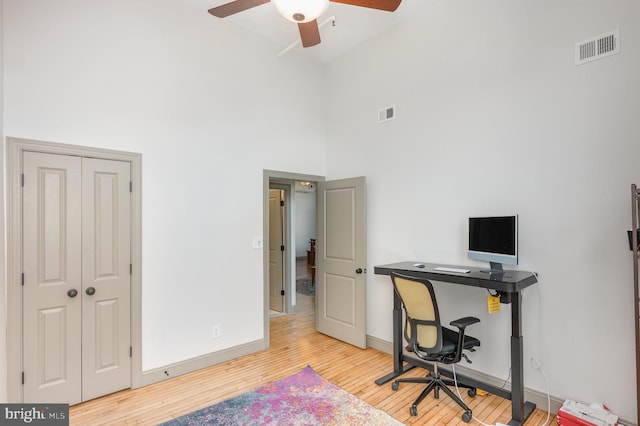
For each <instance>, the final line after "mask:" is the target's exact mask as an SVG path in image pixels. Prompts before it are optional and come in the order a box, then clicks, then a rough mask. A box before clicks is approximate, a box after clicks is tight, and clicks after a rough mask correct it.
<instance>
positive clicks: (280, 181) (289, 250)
mask: <svg viewBox="0 0 640 426" xmlns="http://www.w3.org/2000/svg"><path fill="white" fill-rule="evenodd" d="M324 180H325V178H324V176H316V175H308V174H302V173H291V172H282V171H278V170H267V169H264V170H263V178H262V211H263V213H262V219H263V220H262V239H263V241H269V188H270V186H271V185H280V188H279V189H282V186H286V187H288V190H285V221H284V226H285V238H286V240H285V252H286V255H285V305H286V307H285V308H286V312H287V313H293V312H292V310H293V306H292V297H291V296H292V294H291V293H292V291H293V284H292V282H294V281H295V275H294V274H293V270H294V268H295V259H292V257H294V258H295V250H293V247H295V238H296V235H295V230H294V229H293V228H294V227H293V219H294V218H295V203H294V202H293V199H294V196H293V194H295V190H296V188H295V183H296V181H310V182H324ZM316 196H317V194H316ZM262 268H263V270H262V277H263V280H264V285H263V296H262V299H263V304H264V307H263V311H264V312H263V324H264V330H263V333H264V342H265V348H268V347H269V346H270V333H269V321H270V318H269V291H270V285H269V250H268V249H265V248H264V244H263V249H262ZM287 290H289V291H287Z"/></svg>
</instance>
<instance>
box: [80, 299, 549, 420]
mask: <svg viewBox="0 0 640 426" xmlns="http://www.w3.org/2000/svg"><path fill="white" fill-rule="evenodd" d="M297 303H298V310H299V312H298V313H297V314H295V315H288V316H282V317H277V318H273V319H272V320H271V321H270V324H271V342H270V348H268V349H266V350H264V351H261V352H259V353H255V354H251V355H247V356H244V357H242V358H238V359H234V360H231V361H228V362H225V363H222V364H218V365H214V366H211V367H208V368H205V369H202V370H199V371H195V372H193V373H189V374H185V375H183V376H178V377H173V378H170V379H168V380H165V381H162V382H159V383H156V384H153V385H149V386H146V387H144V388H140V389H129V390H124V391H121V392H117V393H114V394H112V395H107V396H105V397H102V398H99V399H94V400H92V401H87V402H84V403H82V404H78V405H75V406H73V407H71V408H70V424H71V425H92V426H94V425H156V424H158V423H162V422H165V421H168V420H171V419H172V418H175V417H179V416H181V415H184V414H187V413H190V412H192V411H194V410H198V409H201V408H204V407H207V406H209V405H212V404H215V403H217V402H220V401H223V400H225V399H228V398H231V397H233V396H237V395H240V394H242V393H244V392H247V391H250V390H252V389H255V388H256V387H259V386H262V385H265V384H268V383H271V382H274V381H276V380H279V379H282V378H285V377H287V376H289V375H291V374H294V373H297V372H299V371H300V370H302V369H303V368H305V367H306V366H307V365H310V366H311V367H312V368H313V369H314V370H315V371H316V372H317V373H318V374H320V375H321V376H322V377H324V378H325V379H327V380H329V381H331V382H332V383H335V384H336V385H338V386H340V387H341V388H343V389H344V390H346V391H348V392H350V393H352V394H354V395H356V396H358V397H359V398H361V399H363V400H364V401H366V402H368V403H369V404H371V405H373V406H375V407H377V408H379V409H381V410H384V411H386V412H387V413H389V414H390V415H391V416H393V417H394V418H396V419H397V420H399V421H401V422H403V423H405V424H407V425H466V423H464V422H462V420H461V417H460V416H461V415H462V411H461V410H460V408H459V407H458V406H457V405H456V404H455V403H454V402H453V401H452V400H451V399H450V398H449V397H447V396H446V395H445V394H444V393H441V396H440V399H435V398H434V397H433V395H429V396H427V398H426V399H425V400H424V401H422V403H420V405H419V406H418V416H415V417H414V416H411V415H410V413H409V407H410V406H411V404H412V403H413V401H414V400H415V399H416V397H417V396H418V395H419V393H420V392H421V391H422V389H423V388H424V386H423V385H420V384H411V383H401V385H400V388H399V389H398V391H393V390H392V389H391V383H387V384H384V385H382V386H377V385H376V384H375V383H374V381H375V380H376V379H377V378H378V377H381V376H382V375H384V374H386V373H388V372H389V371H390V369H391V366H392V360H391V356H390V355H388V354H385V353H382V352H380V351H377V350H375V349H370V348H369V349H359V348H356V347H354V346H351V345H348V344H345V343H343V342H340V341H338V340H335V339H333V338H331V337H328V336H326V335H323V334H320V333H317V332H316V331H315V311H314V303H315V298H313V297H310V296H302V295H300V294H298V295H297ZM425 374H426V372H425V371H424V370H421V369H418V368H415V369H413V370H411V371H409V372H407V373H406V374H405V375H404V377H420V376H424V375H425ZM454 392H455V389H454ZM460 392H461V394H462V395H463V398H464V400H465V401H466V402H467V403H468V404H469V406H470V407H471V408H472V410H473V413H474V416H476V417H477V418H478V419H480V420H482V421H483V422H485V423H490V424H495V422H496V421H499V422H502V423H505V424H506V423H508V422H509V420H510V418H511V404H510V402H509V401H507V400H504V399H502V398H500V397H497V396H494V395H486V396H477V397H475V398H471V397H469V396H467V394H466V390H464V389H461V390H460ZM546 416H547V413H546V412H544V411H542V410H536V411H535V412H534V413H533V414H532V416H531V418H530V419H529V420H528V421H527V422H526V423H525V426H539V425H543V424H544V422H545V421H546ZM549 423H550V424H555V416H551V419H550V422H549ZM472 424H473V423H472Z"/></svg>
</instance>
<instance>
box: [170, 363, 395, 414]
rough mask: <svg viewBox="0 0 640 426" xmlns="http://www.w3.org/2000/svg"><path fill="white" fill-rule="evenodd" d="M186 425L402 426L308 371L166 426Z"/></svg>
mask: <svg viewBox="0 0 640 426" xmlns="http://www.w3.org/2000/svg"><path fill="white" fill-rule="evenodd" d="M372 386H375V385H373V384H372ZM183 425H184V426H186V425H189V426H196V425H242V426H246V425H274V426H275V425H277V426H284V425H291V426H293V425H296V426H298V425H322V426H325V425H340V426H343V425H344V426H346V425H357V426H360V425H394V426H398V425H402V423H400V422H399V421H397V420H395V419H394V418H393V417H391V416H390V415H388V414H387V413H385V412H384V411H381V410H378V409H377V408H375V407H372V406H371V405H369V404H367V403H366V402H364V401H363V400H361V399H360V398H358V397H356V396H354V395H352V394H350V393H349V392H347V391H345V390H344V389H342V388H340V387H339V386H336V385H334V384H333V383H331V382H329V381H328V380H325V379H324V378H322V377H321V376H319V375H318V374H317V373H316V372H315V371H314V370H313V369H312V368H311V367H306V368H305V369H304V370H302V371H301V372H299V373H296V374H294V375H292V376H289V377H287V378H285V379H282V380H278V381H277V382H274V383H271V384H269V385H266V386H262V387H260V388H257V389H255V390H253V391H251V392H247V393H244V394H242V395H239V396H236V397H234V398H231V399H227V400H226V401H222V402H221V403H219V404H216V405H212V406H210V407H207V408H203V409H202V410H199V411H194V412H193V413H191V414H187V415H185V416H182V417H178V418H177V419H174V420H171V421H169V422H166V423H163V426H183Z"/></svg>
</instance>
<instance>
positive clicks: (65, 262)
mask: <svg viewBox="0 0 640 426" xmlns="http://www.w3.org/2000/svg"><path fill="white" fill-rule="evenodd" d="M7 152H8V160H7V178H8V179H7V183H8V190H9V191H8V194H7V206H8V209H7V213H8V225H9V226H8V239H7V243H8V247H9V248H10V249H9V250H8V256H7V260H8V263H7V266H8V267H7V272H8V280H7V301H8V303H7V313H8V316H7V330H8V333H7V334H8V335H7V340H8V347H10V348H12V350H11V351H8V353H7V361H8V397H9V398H8V399H9V402H16V403H20V402H65V403H70V404H74V403H78V402H81V401H83V400H87V399H92V398H95V397H97V396H101V395H104V394H107V393H111V392H113V391H114V390H117V389H122V388H129V387H131V388H135V387H139V386H141V382H142V365H141V364H142V362H141V360H142V358H141V350H140V348H141V315H140V312H141V309H140V307H141V288H140V287H141V286H140V271H141V243H140V239H141V232H140V230H141V214H140V211H141V210H140V208H141V193H140V192H141V183H140V163H141V159H140V155H139V154H133V153H125V152H120V151H111V150H103V149H97V148H90V147H79V146H72V145H63V144H53V143H47V142H40V141H30V140H24V139H17V138H8V139H7ZM83 182H85V183H83ZM34 203H35V204H34ZM42 204H47V207H46V208H45V209H44V210H43V209H41V207H42ZM56 206H57V207H56ZM38 211H40V213H38V214H37V215H36V212H38ZM63 214H64V215H69V214H71V215H80V216H79V217H77V218H76V217H67V216H64V217H66V219H64V217H63V216H61V215H63ZM63 219H64V220H63ZM34 221H36V222H34ZM43 221H44V222H43ZM36 224H37V225H36ZM45 225H46V228H47V229H46V233H45V234H42V232H41V231H42V229H43V228H42V227H43V226H45ZM38 229H40V230H38ZM90 229H92V230H93V231H90ZM43 235H44V236H43ZM45 236H46V238H45ZM87 247H92V248H93V249H95V250H90V249H87ZM90 252H93V253H94V254H95V256H90V255H88V254H89V253H90ZM43 253H49V254H46V255H43ZM120 255H123V256H122V257H121V256H120ZM91 277H93V278H91ZM23 283H24V284H23ZM67 287H68V288H67ZM114 290H115V291H116V293H113V291H114ZM43 292H44V293H43ZM54 296H55V297H54ZM38 301H43V303H45V302H46V303H45V304H46V306H45V305H42V306H41V305H40V302H38ZM40 331H45V332H46V334H42V333H40ZM52 333H53V334H52ZM34 336H40V337H39V338H37V339H36V340H38V341H39V342H43V341H44V342H45V343H46V345H45V346H46V347H43V346H42V345H41V344H40V343H37V342H36V341H34V339H33V338H32V337H34ZM115 337H117V340H114V338H115ZM69 345H72V346H71V347H70V346H69ZM36 348H37V349H38V350H36ZM85 349H86V350H85ZM41 350H44V352H47V353H44V352H43V351H41ZM58 355H59V356H58ZM60 386H62V387H60ZM63 388H64V389H63ZM56 389H57V390H56Z"/></svg>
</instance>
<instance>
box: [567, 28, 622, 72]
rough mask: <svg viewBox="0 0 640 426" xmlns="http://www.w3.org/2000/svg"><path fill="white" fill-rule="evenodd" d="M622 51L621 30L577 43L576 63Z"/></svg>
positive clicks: (583, 62)
mask: <svg viewBox="0 0 640 426" xmlns="http://www.w3.org/2000/svg"><path fill="white" fill-rule="evenodd" d="M616 53H620V30H614V31H611V32H609V33H607V34H602V35H599V36H597V37H593V38H590V39H589V40H584V41H581V42H578V43H576V65H581V64H585V63H587V62H591V61H595V60H596V59H602V58H606V57H607V56H611V55H615V54H616Z"/></svg>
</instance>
